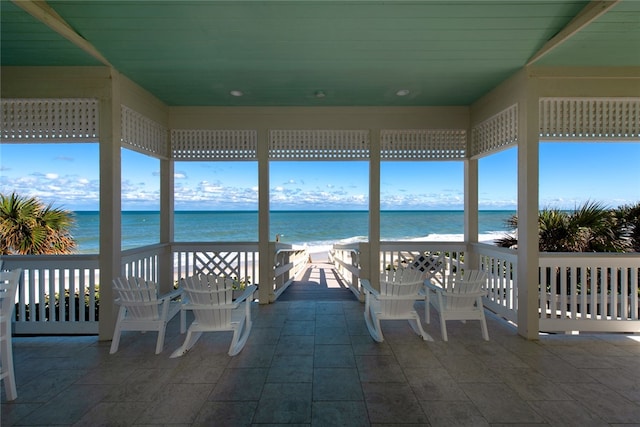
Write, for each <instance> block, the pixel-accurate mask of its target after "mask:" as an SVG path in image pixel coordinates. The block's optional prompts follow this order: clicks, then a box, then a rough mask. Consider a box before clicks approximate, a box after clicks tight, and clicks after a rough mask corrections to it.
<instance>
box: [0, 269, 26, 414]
mask: <svg viewBox="0 0 640 427" xmlns="http://www.w3.org/2000/svg"><path fill="white" fill-rule="evenodd" d="M21 275H22V269H21V268H17V269H15V270H11V271H0V378H2V380H3V381H4V391H5V396H6V398H7V400H8V401H10V400H15V399H16V398H17V397H18V391H17V387H16V377H15V371H14V368H13V346H12V343H11V340H12V336H11V322H12V318H13V311H14V309H15V306H16V305H15V304H16V290H17V289H18V283H19V282H20V277H21Z"/></svg>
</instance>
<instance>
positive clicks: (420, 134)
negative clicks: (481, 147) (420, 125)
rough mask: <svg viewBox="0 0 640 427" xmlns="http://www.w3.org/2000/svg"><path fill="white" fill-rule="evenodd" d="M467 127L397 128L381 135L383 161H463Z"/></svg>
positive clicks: (381, 157)
mask: <svg viewBox="0 0 640 427" xmlns="http://www.w3.org/2000/svg"><path fill="white" fill-rule="evenodd" d="M466 152H467V131H466V130H464V129H398V130H383V131H382V132H381V134H380V160H462V159H464V158H465V156H466Z"/></svg>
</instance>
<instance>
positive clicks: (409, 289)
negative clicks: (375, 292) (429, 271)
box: [380, 268, 423, 316]
mask: <svg viewBox="0 0 640 427" xmlns="http://www.w3.org/2000/svg"><path fill="white" fill-rule="evenodd" d="M422 286H423V273H422V272H421V271H419V270H414V269H411V268H399V269H397V270H388V271H385V272H383V273H382V274H380V295H386V296H392V297H398V298H393V299H387V300H385V301H384V303H383V304H381V305H380V309H381V312H382V313H383V314H384V315H387V316H394V315H396V314H397V313H407V312H409V311H411V310H413V305H414V303H415V300H416V298H414V296H415V295H416V294H417V293H418V292H419V291H420V289H422Z"/></svg>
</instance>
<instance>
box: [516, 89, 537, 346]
mask: <svg viewBox="0 0 640 427" xmlns="http://www.w3.org/2000/svg"><path fill="white" fill-rule="evenodd" d="M527 85H529V87H528V90H527V96H526V100H525V101H521V103H520V104H519V108H518V127H519V129H518V263H517V265H518V275H517V280H518V282H517V283H518V334H520V335H522V336H523V337H525V338H527V339H537V338H538V329H539V318H538V186H539V180H538V173H539V172H538V163H539V160H538V152H539V150H538V142H539V133H540V127H539V112H538V92H537V84H536V81H535V80H533V79H531V80H529V81H528V82H527Z"/></svg>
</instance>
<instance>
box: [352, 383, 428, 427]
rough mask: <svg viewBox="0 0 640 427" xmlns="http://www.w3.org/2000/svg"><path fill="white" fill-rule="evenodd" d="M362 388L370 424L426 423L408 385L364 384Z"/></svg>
mask: <svg viewBox="0 0 640 427" xmlns="http://www.w3.org/2000/svg"><path fill="white" fill-rule="evenodd" d="M362 388H363V391H364V398H365V402H366V404H367V413H368V414H369V421H370V422H371V423H372V424H375V423H422V424H427V423H428V420H427V416H426V415H425V413H424V411H423V410H422V407H421V406H420V404H419V403H418V401H417V399H416V397H415V395H414V394H413V391H412V390H411V387H409V385H408V384H396V383H365V384H363V386H362Z"/></svg>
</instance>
